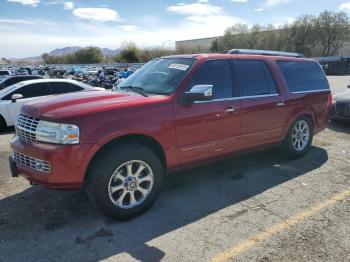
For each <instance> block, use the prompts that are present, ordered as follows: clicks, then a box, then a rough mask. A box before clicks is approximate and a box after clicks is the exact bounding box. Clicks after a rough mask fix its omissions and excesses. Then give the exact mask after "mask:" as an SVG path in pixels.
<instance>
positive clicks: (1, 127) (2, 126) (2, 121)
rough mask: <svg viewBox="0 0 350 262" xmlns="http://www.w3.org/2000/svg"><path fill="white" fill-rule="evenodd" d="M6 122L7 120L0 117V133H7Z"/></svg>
mask: <svg viewBox="0 0 350 262" xmlns="http://www.w3.org/2000/svg"><path fill="white" fill-rule="evenodd" d="M6 127H7V125H6V121H5V119H4V118H3V117H2V116H1V115H0V131H5V130H6Z"/></svg>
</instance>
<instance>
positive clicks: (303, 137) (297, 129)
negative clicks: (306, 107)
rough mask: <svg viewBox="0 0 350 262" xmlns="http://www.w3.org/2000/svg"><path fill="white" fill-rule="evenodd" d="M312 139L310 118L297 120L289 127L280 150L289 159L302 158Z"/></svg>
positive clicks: (303, 117)
mask: <svg viewBox="0 0 350 262" xmlns="http://www.w3.org/2000/svg"><path fill="white" fill-rule="evenodd" d="M312 139H313V124H312V121H311V120H310V118H308V117H305V116H302V117H299V118H297V119H296V120H295V121H294V122H293V124H292V125H291V126H290V128H289V130H288V133H287V135H286V137H285V139H284V141H283V143H282V149H283V151H284V152H285V153H286V155H287V156H288V157H290V158H300V157H303V156H304V155H305V154H306V153H307V152H308V151H309V150H310V147H311V144H312Z"/></svg>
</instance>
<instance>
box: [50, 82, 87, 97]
mask: <svg viewBox="0 0 350 262" xmlns="http://www.w3.org/2000/svg"><path fill="white" fill-rule="evenodd" d="M82 90H83V88H82V87H80V86H76V85H73V84H70V83H63V82H53V83H51V92H52V94H54V95H58V94H65V93H71V92H78V91H82Z"/></svg>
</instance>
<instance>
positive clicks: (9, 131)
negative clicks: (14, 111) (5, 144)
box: [0, 126, 15, 135]
mask: <svg viewBox="0 0 350 262" xmlns="http://www.w3.org/2000/svg"><path fill="white" fill-rule="evenodd" d="M14 132H15V128H14V127H13V126H11V127H6V128H5V129H4V130H0V135H8V134H12V133H14Z"/></svg>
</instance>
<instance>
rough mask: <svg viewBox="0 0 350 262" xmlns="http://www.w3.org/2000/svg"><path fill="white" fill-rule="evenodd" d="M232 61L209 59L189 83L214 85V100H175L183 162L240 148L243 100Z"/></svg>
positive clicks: (176, 122)
mask: <svg viewBox="0 0 350 262" xmlns="http://www.w3.org/2000/svg"><path fill="white" fill-rule="evenodd" d="M231 69H232V68H231V61H230V60H228V59H218V60H208V61H205V62H204V63H203V64H202V65H201V66H200V68H199V69H198V70H197V72H196V73H195V74H194V75H193V78H192V80H191V82H190V84H189V86H188V90H189V89H190V88H191V87H193V86H194V85H200V84H204V85H213V96H214V99H213V100H212V101H197V102H196V101H195V102H193V103H192V104H189V105H188V104H186V105H184V104H180V103H179V104H175V105H174V112H175V127H176V134H177V144H178V151H179V159H180V164H185V163H189V162H194V161H199V160H204V159H210V158H213V157H217V156H221V155H225V154H227V153H229V152H233V151H236V150H238V149H239V140H238V139H239V134H240V115H239V113H238V112H239V107H240V102H239V100H237V99H236V98H235V92H234V88H233V81H232V80H233V79H232V70H231Z"/></svg>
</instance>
